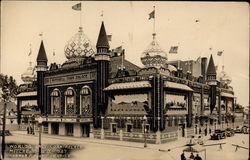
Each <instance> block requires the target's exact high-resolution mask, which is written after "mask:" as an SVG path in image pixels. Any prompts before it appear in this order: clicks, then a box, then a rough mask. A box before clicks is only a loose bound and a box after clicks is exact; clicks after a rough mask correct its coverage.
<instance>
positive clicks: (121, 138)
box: [119, 129, 123, 141]
mask: <svg viewBox="0 0 250 160" xmlns="http://www.w3.org/2000/svg"><path fill="white" fill-rule="evenodd" d="M119 135H120V141H122V140H123V133H122V129H120V134H119Z"/></svg>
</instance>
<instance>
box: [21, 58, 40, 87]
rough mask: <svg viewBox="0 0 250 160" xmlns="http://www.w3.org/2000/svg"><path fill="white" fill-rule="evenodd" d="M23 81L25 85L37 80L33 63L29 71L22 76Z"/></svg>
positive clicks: (30, 64)
mask: <svg viewBox="0 0 250 160" xmlns="http://www.w3.org/2000/svg"><path fill="white" fill-rule="evenodd" d="M21 79H22V80H23V81H24V83H32V82H33V81H35V79H36V75H35V68H34V67H32V62H30V63H29V67H28V68H27V70H26V71H25V72H24V73H23V74H22V75H21Z"/></svg>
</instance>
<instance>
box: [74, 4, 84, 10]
mask: <svg viewBox="0 0 250 160" xmlns="http://www.w3.org/2000/svg"><path fill="white" fill-rule="evenodd" d="M72 9H73V10H76V11H81V10H82V3H77V4H75V5H74V6H72Z"/></svg>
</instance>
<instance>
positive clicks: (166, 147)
mask: <svg viewBox="0 0 250 160" xmlns="http://www.w3.org/2000/svg"><path fill="white" fill-rule="evenodd" d="M12 134H13V135H24V136H38V135H37V133H36V135H30V134H27V132H26V131H12ZM42 137H46V138H51V139H59V140H66V141H75V142H78V143H79V142H80V143H81V142H85V143H96V144H104V145H113V146H119V147H132V148H139V149H153V150H160V151H169V149H170V150H171V149H173V148H180V147H184V145H185V144H187V142H188V141H189V140H190V138H179V139H178V140H176V141H172V142H168V143H164V144H147V147H146V148H144V143H138V142H128V141H118V140H106V139H103V140H102V139H95V138H83V137H69V136H59V135H49V134H42ZM208 137H209V136H207V137H205V138H203V139H204V140H206V139H208Z"/></svg>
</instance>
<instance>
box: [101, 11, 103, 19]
mask: <svg viewBox="0 0 250 160" xmlns="http://www.w3.org/2000/svg"><path fill="white" fill-rule="evenodd" d="M101 17H102V19H103V10H102V14H101Z"/></svg>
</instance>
